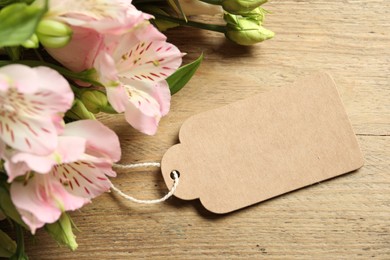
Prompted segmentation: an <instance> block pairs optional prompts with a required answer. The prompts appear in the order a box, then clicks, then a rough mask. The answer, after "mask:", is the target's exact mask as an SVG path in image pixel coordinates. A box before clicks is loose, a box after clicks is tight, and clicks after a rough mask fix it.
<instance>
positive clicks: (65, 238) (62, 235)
mask: <svg viewBox="0 0 390 260" xmlns="http://www.w3.org/2000/svg"><path fill="white" fill-rule="evenodd" d="M45 229H46V231H47V232H48V233H49V234H50V235H51V236H52V237H53V238H54V239H55V240H56V241H57V242H58V243H60V244H62V245H65V246H67V247H68V248H69V249H71V250H72V251H74V250H76V249H77V246H78V245H77V243H76V236H75V235H74V234H73V230H72V221H71V219H70V218H69V216H68V215H67V214H66V213H62V215H61V217H60V219H59V220H57V221H56V222H54V223H51V224H46V225H45Z"/></svg>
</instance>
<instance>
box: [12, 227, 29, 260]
mask: <svg viewBox="0 0 390 260" xmlns="http://www.w3.org/2000/svg"><path fill="white" fill-rule="evenodd" d="M13 223H14V225H15V230H16V244H17V247H16V253H15V254H14V255H13V256H11V257H10V259H11V260H26V259H28V257H27V255H26V253H25V252H24V231H23V228H22V226H20V225H19V224H18V223H16V222H13Z"/></svg>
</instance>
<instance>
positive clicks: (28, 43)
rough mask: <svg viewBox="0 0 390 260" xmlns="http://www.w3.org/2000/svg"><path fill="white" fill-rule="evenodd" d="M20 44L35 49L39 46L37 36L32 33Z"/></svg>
mask: <svg viewBox="0 0 390 260" xmlns="http://www.w3.org/2000/svg"><path fill="white" fill-rule="evenodd" d="M22 46H23V47H24V48H27V49H36V48H38V47H39V39H38V36H37V35H36V34H35V33H34V34H33V35H32V36H31V37H30V39H28V40H27V41H25V42H24V43H22Z"/></svg>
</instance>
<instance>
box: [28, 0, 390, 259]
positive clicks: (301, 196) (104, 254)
mask: <svg viewBox="0 0 390 260" xmlns="http://www.w3.org/2000/svg"><path fill="white" fill-rule="evenodd" d="M267 8H268V9H269V10H271V11H272V12H273V14H272V15H269V16H268V17H269V18H268V20H267V23H266V25H267V26H268V27H269V28H271V29H272V30H274V31H275V32H276V34H277V35H276V37H275V38H274V39H273V40H271V41H268V42H265V43H262V44H259V45H257V46H254V47H248V48H243V47H239V46H236V45H233V44H232V43H230V42H227V41H225V40H224V38H223V37H221V35H219V34H217V33H208V32H203V31H199V30H196V29H175V30H172V31H170V32H169V33H168V35H169V39H170V41H171V42H173V43H175V44H176V45H177V46H178V47H179V48H180V49H181V50H182V51H183V52H187V53H188V55H187V56H186V58H185V60H186V61H190V60H193V59H194V58H195V57H197V56H198V55H199V54H200V53H201V52H204V53H205V60H204V62H203V64H202V66H201V68H200V70H199V72H198V73H197V74H196V76H195V77H194V78H193V79H192V81H191V82H190V83H189V84H188V86H187V87H186V88H185V89H183V90H182V91H181V92H179V93H178V94H177V95H175V96H174V97H173V100H172V110H171V112H170V114H169V115H168V116H167V117H166V118H164V119H163V120H162V121H161V126H160V129H159V132H158V134H157V135H155V136H153V137H150V136H144V135H141V134H139V133H137V132H136V131H134V130H133V129H131V128H130V127H129V126H128V125H127V124H126V123H125V122H124V120H123V119H122V118H121V117H117V116H115V117H109V118H108V117H105V118H104V121H105V122H107V123H108V124H109V125H110V126H111V128H112V129H114V130H115V131H116V132H117V133H118V134H119V135H120V138H121V141H122V150H123V154H124V155H123V160H122V162H124V163H133V162H139V161H156V160H157V161H158V160H160V159H161V157H162V155H163V154H164V152H165V151H166V150H167V149H168V148H169V147H170V146H171V145H173V144H175V143H177V133H178V129H179V127H180V125H181V124H182V122H183V121H184V120H185V119H186V118H188V117H189V116H191V115H194V114H196V113H199V112H201V111H206V110H209V109H212V108H215V107H219V106H221V105H225V104H229V103H231V102H234V101H236V100H239V99H244V98H246V97H250V96H252V95H253V94H254V93H260V92H265V91H269V90H271V89H273V88H277V87H279V86H283V85H286V83H290V82H293V81H294V80H295V79H297V78H298V77H300V76H302V75H308V74H311V73H312V72H314V71H318V70H326V71H328V72H330V73H331V74H332V75H333V77H334V79H335V81H336V83H337V84H338V87H339V90H340V92H341V95H342V99H343V101H344V104H345V107H346V110H347V113H348V115H349V117H350V119H351V122H352V125H353V127H354V129H355V132H356V134H357V135H358V139H359V142H360V144H361V147H362V150H363V153H364V154H365V159H366V164H365V166H364V167H363V168H362V169H361V170H359V171H357V172H354V173H351V174H348V175H346V176H343V177H340V178H336V179H333V180H330V181H326V182H323V183H320V184H318V185H313V186H311V187H309V188H305V189H302V190H299V191H296V192H292V193H289V194H287V195H284V196H281V197H278V198H275V199H272V200H269V201H266V202H265V203H262V204H258V205H255V206H253V207H250V208H247V209H245V210H241V211H238V212H235V213H232V214H229V215H226V216H217V215H214V214H212V213H208V212H207V211H205V210H204V209H203V208H202V206H201V205H200V203H199V202H197V201H194V202H182V201H179V200H177V199H172V200H170V201H169V202H167V203H163V204H161V205H156V206H141V205H135V204H131V203H127V202H124V201H123V200H122V199H120V198H118V197H117V196H116V195H113V194H105V195H103V196H101V197H100V198H99V199H96V200H95V201H94V202H93V203H92V204H90V205H88V206H86V207H85V208H83V209H82V210H81V211H79V212H74V214H72V216H73V218H74V220H75V222H76V223H77V226H78V228H79V229H80V230H81V232H79V233H77V236H78V242H79V249H78V250H77V251H76V252H69V251H68V250H67V249H66V248H64V247H60V248H59V247H58V246H57V245H56V243H55V242H53V241H52V240H51V239H50V238H49V237H48V235H47V234H45V233H44V232H42V231H41V232H38V234H37V235H36V237H35V238H34V239H33V238H31V237H29V238H28V239H27V241H26V242H27V251H28V253H29V255H30V257H31V259H91V258H95V259H151V258H169V259H238V258H240V259H367V258H369V257H375V258H377V259H390V162H389V158H390V102H389V101H390V34H389V33H390V1H388V0H364V1H363V0H361V1H360V0H343V1H340V0H326V1H325V0H310V1H309V0H307V1H302V0H296V1H293V0H285V1H277V0H273V1H270V3H268V4H267ZM113 182H114V183H115V184H117V185H118V186H119V187H120V188H122V189H123V190H124V191H126V192H128V193H130V194H133V195H135V196H137V197H139V198H156V197H159V196H161V195H162V194H164V193H165V192H166V188H165V187H164V184H163V180H162V177H161V176H160V174H159V173H158V169H155V170H152V171H151V173H149V171H144V170H142V171H141V170H140V171H134V172H133V173H128V174H125V172H120V173H119V177H118V178H117V179H115V180H113Z"/></svg>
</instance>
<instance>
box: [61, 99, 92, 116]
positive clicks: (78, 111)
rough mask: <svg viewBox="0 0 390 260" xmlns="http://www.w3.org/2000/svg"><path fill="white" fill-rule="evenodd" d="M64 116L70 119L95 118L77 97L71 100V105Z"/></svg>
mask: <svg viewBox="0 0 390 260" xmlns="http://www.w3.org/2000/svg"><path fill="white" fill-rule="evenodd" d="M66 116H67V117H69V118H72V119H76V120H79V119H96V118H95V115H94V114H93V113H91V112H89V111H88V109H87V108H86V107H85V105H84V103H83V102H81V100H79V99H77V98H76V99H75V100H74V101H73V106H72V108H71V109H70V110H68V111H67V112H66Z"/></svg>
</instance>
